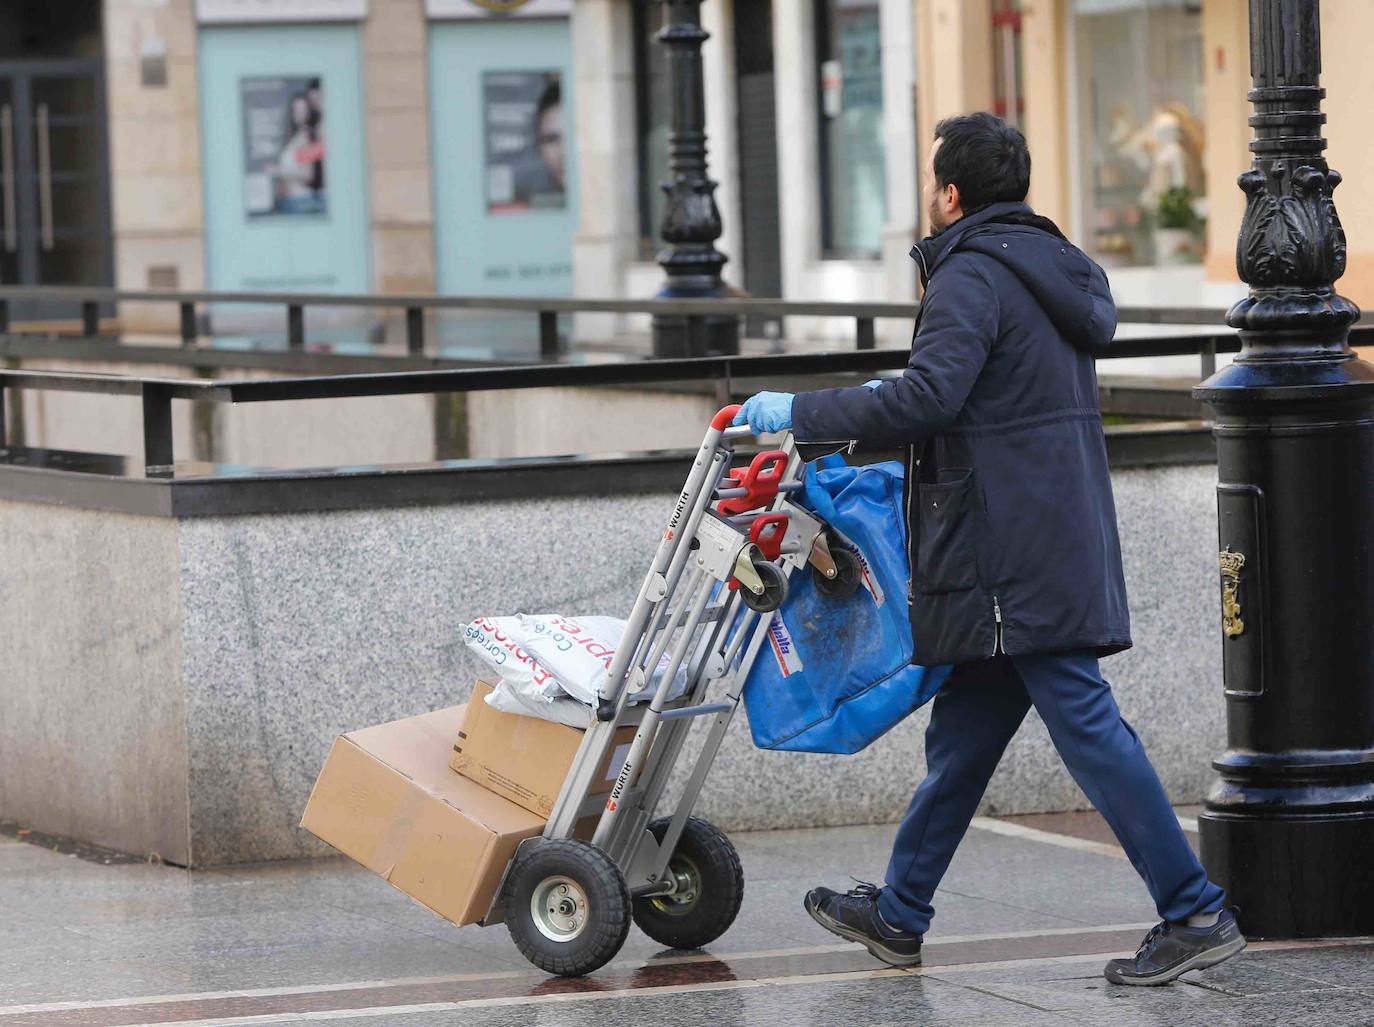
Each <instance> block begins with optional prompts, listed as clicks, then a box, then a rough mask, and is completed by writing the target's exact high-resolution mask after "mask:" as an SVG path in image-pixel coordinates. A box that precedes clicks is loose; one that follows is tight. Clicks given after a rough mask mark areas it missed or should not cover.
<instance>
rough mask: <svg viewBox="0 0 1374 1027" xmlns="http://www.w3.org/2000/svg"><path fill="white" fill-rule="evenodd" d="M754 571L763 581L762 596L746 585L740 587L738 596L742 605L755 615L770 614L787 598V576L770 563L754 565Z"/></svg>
mask: <svg viewBox="0 0 1374 1027" xmlns="http://www.w3.org/2000/svg"><path fill="white" fill-rule="evenodd" d="M754 570H755V571H756V572H758V576H759V577H760V578H762V579H763V592H762V594H760V593H757V592H755V591H754V590H753V589H752V588H750V587H749V586H748V585H743V584H742V585H740V587H739V594H740V596H741V597H742V598H743V599H744V605H745V606H747V607H749V609H751V610H753V611H754V612H756V613H772V612H773V611H774V610H776V609H777V608H778V607H779V606H781V605H782V601H783V600H784V599H786V598H787V576H786V575H785V574H783V572H782V571H780V570H778V568H777V567H775V566H773V565H772V564H771V563H756V564H754Z"/></svg>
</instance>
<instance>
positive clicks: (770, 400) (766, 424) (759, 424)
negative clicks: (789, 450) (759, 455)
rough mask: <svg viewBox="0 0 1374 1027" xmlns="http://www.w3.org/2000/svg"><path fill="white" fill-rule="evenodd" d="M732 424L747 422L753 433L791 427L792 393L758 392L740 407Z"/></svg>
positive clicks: (766, 433)
mask: <svg viewBox="0 0 1374 1027" xmlns="http://www.w3.org/2000/svg"><path fill="white" fill-rule="evenodd" d="M731 423H732V424H736V425H739V424H747V425H749V430H750V431H752V432H753V433H754V434H755V435H768V434H771V433H772V432H778V431H787V429H788V428H791V427H792V393H790V392H760V393H758V394H757V395H754V396H750V397H749V398H748V399H747V400H745V401H744V406H742V407H740V409H739V413H737V414H736V415H735V419H734V421H732V422H731Z"/></svg>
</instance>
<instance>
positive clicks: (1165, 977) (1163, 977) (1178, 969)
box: [1102, 938, 1246, 987]
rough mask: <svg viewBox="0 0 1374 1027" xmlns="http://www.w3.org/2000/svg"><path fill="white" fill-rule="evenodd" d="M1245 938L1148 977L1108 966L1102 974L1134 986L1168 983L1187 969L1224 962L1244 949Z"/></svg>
mask: <svg viewBox="0 0 1374 1027" xmlns="http://www.w3.org/2000/svg"><path fill="white" fill-rule="evenodd" d="M1245 945H1246V942H1245V939H1244V938H1237V939H1236V940H1235V941H1231V942H1227V943H1226V944H1225V945H1222V946H1220V947H1219V948H1215V949H1207V950H1206V951H1205V952H1199V953H1198V954H1197V955H1196V956H1194V957H1193V958H1192V959H1186V960H1184V961H1183V962H1182V963H1180V964H1178V965H1177V966H1171V967H1169V969H1167V970H1161V971H1159V973H1156V974H1151V975H1149V976H1148V977H1135V976H1126V975H1123V974H1120V973H1117V972H1116V971H1114V970H1112V969H1111V968H1110V967H1109V968H1108V969H1106V970H1103V971H1102V976H1103V977H1105V978H1107V980H1109V981H1111V982H1112V983H1113V984H1132V985H1136V986H1144V987H1152V986H1155V985H1160V984H1168V983H1170V982H1171V981H1176V980H1178V978H1180V977H1182V976H1183V975H1184V974H1186V973H1187V972H1188V971H1189V970H1206V969H1207V968H1208V967H1212V966H1216V965H1217V964H1218V963H1224V962H1225V961H1226V960H1228V959H1230V958H1231V957H1232V956H1235V955H1239V954H1240V953H1241V952H1243V951H1245Z"/></svg>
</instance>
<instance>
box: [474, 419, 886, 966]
mask: <svg viewBox="0 0 1374 1027" xmlns="http://www.w3.org/2000/svg"><path fill="white" fill-rule="evenodd" d="M739 409H740V408H739V407H738V406H727V407H725V408H724V409H723V410H721V411H720V412H719V413H718V414H716V416H715V418H714V419H713V420H712V422H711V427H710V429H709V430H708V431H707V432H706V437H705V439H704V440H703V441H702V444H701V449H700V450H699V451H698V453H697V456H696V460H695V462H694V463H693V464H692V469H691V472H690V473H689V474H688V476H687V483H686V485H684V486H683V489H682V492H681V494H680V495H679V496H678V498H677V503H676V505H675V506H674V508H673V512H672V515H671V517H669V519H668V524H667V527H666V528H665V529H664V532H663V537H662V539H661V540H660V541H659V544H658V550H657V552H656V553H655V554H654V559H653V563H652V565H651V566H650V568H649V573H648V575H647V576H646V577H645V579H644V584H643V586H642V587H641V588H640V590H639V596H638V598H637V599H636V600H635V604H634V609H633V610H632V611H631V613H630V616H629V621H628V624H627V625H626V628H625V635H624V638H623V639H622V640H621V643H620V647H619V648H618V649H617V650H616V654H615V656H614V658H613V660H612V663H611V667H610V671H609V673H608V675H607V678H606V684H605V685H604V687H603V692H604V694H603V695H601V696H600V699H601V702H600V705H599V707H598V709H597V711H596V719H595V721H594V723H593V724H592V726H591V727H590V728H589V729H588V730H587V732H586V735H585V737H584V738H583V740H582V745H581V748H580V749H579V750H578V753H577V756H576V757H575V759H574V761H573V764H572V769H571V770H570V772H569V774H568V778H567V780H566V781H565V782H564V784H563V789H562V791H561V792H560V793H559V796H558V800H557V802H556V803H555V804H554V807H553V810H552V812H551V814H550V817H549V820H548V823H547V825H546V826H545V829H544V833H543V835H542V836H541V837H536V838H530V839H527V840H525V841H524V842H522V843H521V844H520V846H519V848H518V849H517V850H516V853H515V856H514V858H513V859H512V860H511V862H510V864H509V865H508V866H507V867H506V871H505V875H504V877H503V878H502V882H501V886H500V887H499V888H498V889H497V893H496V898H495V900H494V901H493V903H492V906H491V908H490V909H489V910H488V912H487V915H486V916H485V917H484V918H483V919H482V923H483V924H484V925H491V924H497V923H501V922H503V921H504V923H505V924H506V926H507V929H508V930H509V931H510V934H511V937H512V939H513V940H514V941H515V944H516V945H517V946H518V947H519V949H520V951H521V952H522V953H523V954H524V956H525V957H526V958H527V959H528V960H529V961H530V962H531V963H533V964H534V965H535V966H537V967H539V968H540V969H542V970H545V971H547V972H548V973H552V974H559V975H562V976H568V977H575V976H580V975H582V974H587V973H591V972H592V971H594V970H596V969H598V968H600V967H601V966H603V965H605V964H606V963H607V962H608V961H609V960H611V959H612V958H614V956H615V954H616V953H617V952H619V951H620V948H621V946H622V945H623V944H624V943H625V938H626V936H627V935H628V933H629V930H630V922H631V920H633V921H634V922H635V923H636V924H637V925H638V926H639V928H640V930H642V931H643V932H644V933H645V934H647V935H648V936H649V937H651V938H653V939H654V940H655V941H657V942H659V943H661V944H663V945H665V946H667V947H669V948H678V949H692V948H700V947H701V946H704V945H707V944H709V943H710V942H712V941H714V940H715V939H716V938H718V937H720V935H721V934H723V933H724V932H725V930H726V929H727V928H728V927H729V926H730V925H731V924H732V923H733V922H734V919H735V916H736V915H737V914H738V913H739V908H740V903H741V901H742V900H743V897H744V874H743V871H742V869H741V867H740V862H739V856H738V854H737V853H736V851H735V847H734V846H733V845H732V844H731V842H730V840H729V838H727V837H726V836H725V834H724V833H723V832H721V831H720V830H719V829H718V828H716V827H714V826H712V825H711V824H709V823H707V822H706V821H705V820H703V819H701V818H699V817H694V816H692V807H693V805H694V804H695V803H696V799H697V796H698V795H699V794H700V792H701V787H702V784H703V783H704V782H705V780H706V774H707V772H708V771H709V770H710V768H711V763H712V761H713V760H714V759H715V756H716V752H717V750H718V749H719V748H720V743H721V741H722V739H723V738H724V737H725V731H726V728H727V727H728V726H729V724H730V719H731V717H733V716H734V713H735V710H736V709H737V708H738V706H739V702H740V695H741V693H742V691H743V688H744V682H745V679H746V678H747V677H748V674H749V669H750V667H751V666H752V665H753V662H754V659H755V658H756V657H757V656H758V653H759V649H760V648H761V646H762V645H763V643H764V641H765V639H766V637H767V635H768V628H769V626H770V624H771V623H772V617H771V614H772V612H773V611H774V610H776V609H777V608H778V607H779V606H781V605H782V602H783V600H784V599H785V598H786V595H787V581H788V576H789V574H791V573H792V572H794V571H798V570H801V569H802V568H804V567H806V566H808V565H809V566H810V567H811V568H812V572H813V573H815V574H816V575H817V579H816V581H817V585H818V587H819V588H820V589H821V590H822V591H824V592H826V593H827V594H831V595H843V594H846V593H852V592H853V590H854V589H855V588H856V587H857V586H858V582H859V566H858V562H857V560H856V558H855V557H854V555H853V554H852V552H851V551H850V550H848V549H847V548H845V547H844V545H843V543H840V544H838V545H832V544H831V543H832V541H836V540H834V539H832V538H831V536H830V532H829V530H828V529H827V527H826V525H824V524H823V523H822V522H821V521H820V520H818V519H817V518H816V517H815V516H814V515H813V514H811V513H810V512H808V511H806V510H804V509H802V508H801V507H800V506H797V505H795V504H793V503H790V502H788V495H789V494H790V493H792V492H795V491H796V490H798V489H799V488H801V484H802V483H801V480H800V472H801V468H802V461H801V459H800V457H799V456H798V454H797V450H796V445H795V443H794V442H793V440H792V437H791V435H790V433H789V434H788V435H786V436H785V437H784V440H783V445H782V447H781V448H779V449H773V450H767V451H765V452H761V453H758V454H757V455H755V456H754V457H753V458H752V460H751V461H750V463H749V464H748V465H747V466H745V467H738V468H733V469H732V468H731V466H730V463H731V459H732V457H733V456H734V443H735V442H736V441H737V440H740V439H745V438H752V433H751V432H750V429H749V428H748V426H742V427H731V426H730V422H731V420H732V419H733V418H734V416H735V413H736V412H737V411H738V410H739ZM682 668H686V672H687V675H688V682H689V684H688V688H687V691H686V692H685V693H684V694H683V695H682V696H681V697H680V698H678V699H675V700H672V701H668V700H667V695H668V693H669V689H670V688H671V686H672V682H673V681H674V679H675V677H677V675H678V671H679V670H680V669H682ZM651 681H657V688H656V689H655V691H654V694H653V698H652V699H651V700H650V701H649V703H648V704H647V705H645V704H643V703H633V704H632V703H630V702H629V697H630V695H631V694H633V693H635V692H639V691H641V690H643V689H644V688H646V687H647V685H648V684H649V683H650V682H651ZM708 692H716V693H723V694H718V697H717V698H716V700H715V701H712V702H708V701H707V693H708ZM698 718H701V719H704V720H707V721H709V722H710V729H709V731H708V733H707V736H706V740H705V744H704V745H703V746H702V748H701V750H700V753H699V755H698V756H697V757H696V763H695V766H694V767H693V769H692V770H691V772H690V774H689V775H688V777H687V781H686V784H685V785H684V787H683V791H682V795H681V797H680V798H679V799H678V802H677V806H676V809H675V811H674V812H673V813H672V814H670V815H666V816H661V817H655V812H656V811H657V809H658V805H659V803H660V801H661V800H662V799H663V795H664V791H665V788H666V786H667V784H668V778H669V774H670V772H671V771H672V770H673V768H674V766H675V765H676V763H677V761H678V759H679V757H680V756H681V754H682V750H683V745H684V743H685V741H686V738H687V734H688V732H689V731H690V729H691V727H692V725H693V724H694V723H695V722H696V721H697V720H698ZM629 724H633V725H636V726H637V728H638V730H637V731H636V734H635V738H634V742H633V743H632V744H631V746H630V749H629V755H628V756H627V757H626V759H625V763H624V766H623V767H622V768H621V770H620V773H619V775H618V776H617V778H616V781H615V784H614V785H613V787H612V789H611V792H610V795H609V796H607V795H606V794H605V792H604V791H603V792H599V793H597V794H593V793H592V789H593V788H594V787H595V786H596V785H597V784H598V778H599V777H600V775H599V774H598V770H600V769H601V768H604V767H606V766H607V765H608V762H609V759H610V756H611V751H612V748H613V739H614V736H615V733H616V730H617V729H618V728H621V727H624V726H625V725H629Z"/></svg>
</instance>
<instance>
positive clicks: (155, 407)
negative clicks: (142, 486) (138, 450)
mask: <svg viewBox="0 0 1374 1027" xmlns="http://www.w3.org/2000/svg"><path fill="white" fill-rule="evenodd" d="M172 462H173V458H172V395H171V393H170V392H168V391H167V387H166V386H165V385H156V384H153V383H151V382H149V383H145V384H144V386H143V469H144V473H145V474H151V472H152V470H153V469H154V468H158V467H170V466H171V465H172Z"/></svg>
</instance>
